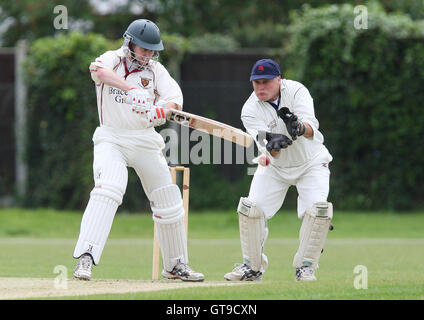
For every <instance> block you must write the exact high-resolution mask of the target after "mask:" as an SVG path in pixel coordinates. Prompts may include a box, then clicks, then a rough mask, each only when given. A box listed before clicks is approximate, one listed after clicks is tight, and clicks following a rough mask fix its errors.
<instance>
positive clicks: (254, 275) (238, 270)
mask: <svg viewBox="0 0 424 320" xmlns="http://www.w3.org/2000/svg"><path fill="white" fill-rule="evenodd" d="M224 278H225V279H227V280H228V281H261V280H262V272H260V271H254V270H253V269H252V268H251V267H250V266H248V265H247V264H245V263H244V264H236V266H235V268H234V269H233V271H231V272H228V273H227V274H225V275H224Z"/></svg>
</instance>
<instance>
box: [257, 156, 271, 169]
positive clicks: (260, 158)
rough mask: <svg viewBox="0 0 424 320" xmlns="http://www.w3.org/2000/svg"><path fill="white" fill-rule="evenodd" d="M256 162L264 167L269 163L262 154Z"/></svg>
mask: <svg viewBox="0 0 424 320" xmlns="http://www.w3.org/2000/svg"><path fill="white" fill-rule="evenodd" d="M258 162H259V164H260V165H261V166H263V167H266V166H267V165H269V162H270V160H269V158H268V157H267V156H265V155H263V156H260V157H259V160H258Z"/></svg>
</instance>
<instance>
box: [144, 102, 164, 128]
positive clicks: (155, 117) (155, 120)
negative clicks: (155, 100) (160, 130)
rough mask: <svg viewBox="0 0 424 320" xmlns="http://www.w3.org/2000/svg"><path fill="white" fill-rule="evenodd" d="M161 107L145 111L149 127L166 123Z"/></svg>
mask: <svg viewBox="0 0 424 320" xmlns="http://www.w3.org/2000/svg"><path fill="white" fill-rule="evenodd" d="M165 111H166V110H165V108H163V107H156V106H154V107H152V108H150V109H147V110H145V113H146V118H147V121H148V122H149V123H148V126H149V127H157V126H161V125H163V124H165V123H166V112H165Z"/></svg>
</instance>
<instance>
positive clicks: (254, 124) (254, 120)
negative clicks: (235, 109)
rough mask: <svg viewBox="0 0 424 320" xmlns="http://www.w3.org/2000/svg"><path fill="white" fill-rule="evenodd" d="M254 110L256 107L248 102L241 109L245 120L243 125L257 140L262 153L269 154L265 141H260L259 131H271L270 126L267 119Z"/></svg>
mask: <svg viewBox="0 0 424 320" xmlns="http://www.w3.org/2000/svg"><path fill="white" fill-rule="evenodd" d="M253 110H254V108H251V104H250V103H249V102H246V103H245V105H244V106H243V108H242V111H241V121H242V122H243V126H244V127H245V128H246V131H247V133H248V134H250V135H251V136H252V138H253V139H254V140H255V143H256V146H257V147H258V149H259V151H260V152H261V153H264V154H268V151H267V150H266V147H265V145H264V143H263V142H262V141H261V142H260V141H258V133H259V131H269V128H268V126H267V125H266V123H265V121H264V120H263V119H261V118H260V116H259V115H258V114H256V113H255V112H254V111H253Z"/></svg>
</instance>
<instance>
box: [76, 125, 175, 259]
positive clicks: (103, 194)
mask: <svg viewBox="0 0 424 320" xmlns="http://www.w3.org/2000/svg"><path fill="white" fill-rule="evenodd" d="M93 142H94V161H93V174H94V182H95V187H94V188H93V190H92V192H91V194H90V200H89V202H88V204H87V207H86V210H85V212H84V215H83V218H82V221H81V229H80V234H79V238H78V241H77V244H76V247H75V250H74V255H73V256H74V257H75V258H78V257H80V256H81V255H82V254H83V253H86V252H88V253H90V254H91V255H92V256H93V259H94V263H95V264H97V263H99V261H100V257H101V254H102V251H103V248H104V246H105V243H106V240H107V237H108V235H109V232H110V229H111V226H112V222H113V219H114V216H115V213H116V210H117V209H118V206H119V205H120V204H121V203H122V199H123V196H124V194H125V190H126V186H127V181H128V171H127V167H132V168H134V170H135V171H136V173H137V175H138V176H139V178H140V181H141V184H142V186H143V189H144V192H145V194H146V195H147V196H148V197H149V195H150V194H151V192H152V191H153V190H155V189H157V188H159V187H162V186H166V185H170V184H172V179H171V175H170V172H169V169H168V164H167V161H166V159H165V157H164V155H163V153H162V149H163V148H164V146H165V143H164V141H163V138H162V136H161V135H160V134H159V133H157V132H156V131H155V130H154V128H148V129H143V130H116V129H111V128H107V127H104V126H102V127H98V128H97V129H96V131H95V133H94V135H93Z"/></svg>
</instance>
